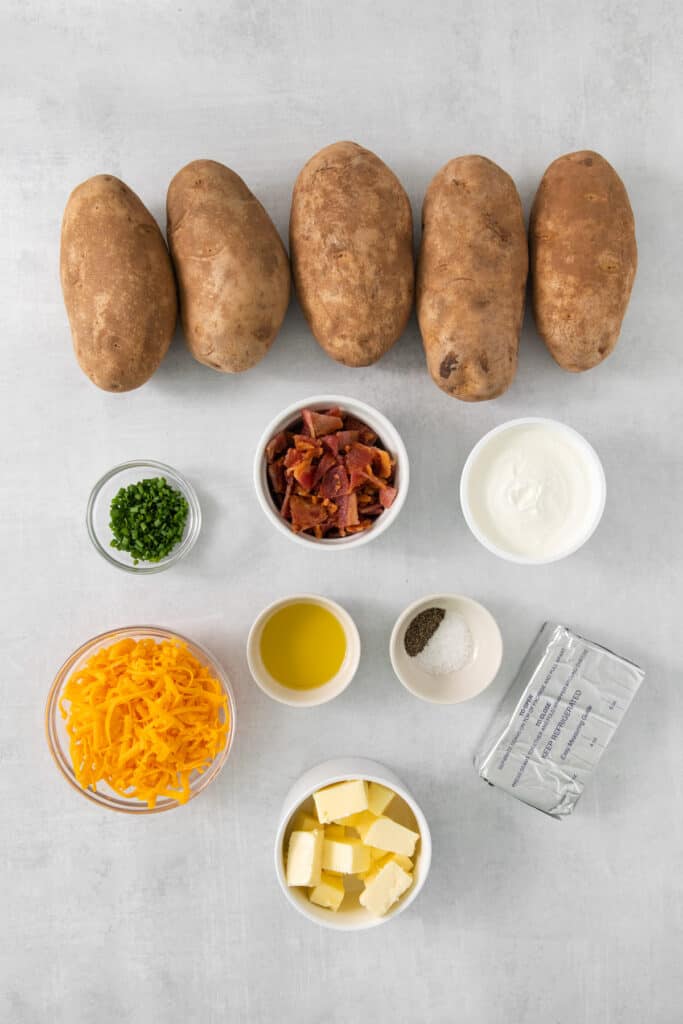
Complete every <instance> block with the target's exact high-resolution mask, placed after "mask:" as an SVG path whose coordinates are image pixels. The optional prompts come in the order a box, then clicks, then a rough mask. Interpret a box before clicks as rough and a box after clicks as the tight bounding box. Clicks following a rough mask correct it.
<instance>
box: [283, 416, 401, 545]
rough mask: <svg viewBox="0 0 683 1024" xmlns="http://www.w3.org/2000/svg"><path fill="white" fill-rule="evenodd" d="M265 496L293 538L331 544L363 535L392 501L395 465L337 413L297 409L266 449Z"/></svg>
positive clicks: (373, 438)
mask: <svg viewBox="0 0 683 1024" xmlns="http://www.w3.org/2000/svg"><path fill="white" fill-rule="evenodd" d="M266 463H267V467H268V480H269V483H270V491H271V494H272V497H273V500H274V501H275V503H276V505H277V507H278V508H279V510H280V514H281V516H282V517H283V519H285V520H286V521H287V522H288V523H289V525H290V527H291V528H292V530H293V531H294V532H295V533H309V534H311V535H312V536H313V537H316V538H318V539H321V538H323V537H329V538H336V537H345V536H346V535H347V534H354V533H361V532H362V531H363V530H367V529H369V528H370V527H371V526H372V525H373V524H374V523H375V522H376V520H377V517H378V516H380V515H382V513H383V512H384V511H385V509H388V508H390V507H391V505H392V504H393V502H394V500H395V498H396V493H397V491H396V486H395V482H394V475H395V466H396V464H395V461H394V459H393V458H392V457H391V455H390V453H389V452H388V451H386V449H385V448H383V447H382V446H381V443H380V442H379V439H378V437H377V435H376V434H375V432H374V431H373V430H371V429H370V427H368V426H367V424H365V423H362V422H361V421H360V420H358V419H356V418H355V417H354V416H349V415H348V414H347V413H345V412H344V411H343V410H341V409H336V408H335V409H328V410H326V411H317V410H313V409H303V410H302V412H301V416H300V418H299V419H298V420H297V421H296V422H295V423H293V424H292V426H291V427H290V428H289V429H288V430H283V431H280V432H279V433H278V434H276V435H275V437H273V438H272V439H271V440H270V441H269V442H268V444H267V445H266Z"/></svg>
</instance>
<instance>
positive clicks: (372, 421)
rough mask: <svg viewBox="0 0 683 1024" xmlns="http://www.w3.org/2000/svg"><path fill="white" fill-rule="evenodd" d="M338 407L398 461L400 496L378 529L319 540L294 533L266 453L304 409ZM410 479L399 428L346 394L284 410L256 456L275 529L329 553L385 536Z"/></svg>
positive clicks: (261, 493) (259, 492)
mask: <svg viewBox="0 0 683 1024" xmlns="http://www.w3.org/2000/svg"><path fill="white" fill-rule="evenodd" d="M334 406H339V408H341V409H343V410H344V411H345V412H349V413H351V415H352V416H355V417H356V418H357V419H359V420H362V421H363V423H367V425H368V426H369V427H370V428H371V429H372V430H374V432H375V433H376V434H377V436H378V437H379V439H380V441H381V442H382V444H383V445H384V447H385V448H386V449H387V451H388V452H389V453H390V454H391V455H392V456H393V457H394V458H395V459H396V471H395V481H394V486H395V487H396V490H397V492H398V493H397V494H396V498H395V500H394V503H393V505H392V506H391V508H388V509H386V510H385V511H384V512H382V514H381V515H380V516H379V517H378V519H377V522H376V523H375V524H374V526H371V527H370V528H369V529H367V530H364V531H363V533H354V534H353V535H351V536H349V537H337V538H322V539H321V540H318V539H317V538H316V537H309V536H308V535H306V534H301V533H294V532H293V530H291V529H290V528H289V526H288V524H287V523H286V522H285V520H284V519H283V518H282V516H281V515H280V513H279V511H278V508H277V506H276V504H275V502H274V501H273V498H272V496H271V493H270V488H269V486H268V467H267V464H266V455H265V452H266V445H267V444H268V442H269V441H270V439H271V438H272V437H274V436H275V434H277V433H279V431H281V430H285V429H286V428H287V427H289V426H291V425H292V423H294V422H295V421H296V420H297V419H299V418H300V415H301V410H302V409H313V410H314V411H319V410H321V409H330V408H333V407H334ZM409 479H410V468H409V464H408V453H407V451H406V448H405V445H404V444H403V441H402V440H401V435H400V434H399V432H398V431H397V429H396V427H395V426H394V425H393V423H390V421H389V420H388V419H387V418H386V416H383V415H382V413H381V412H378V411H377V409H373V407H372V406H371V405H366V404H365V402H359V401H357V399H355V398H348V397H347V396H346V395H313V396H312V397H311V398H303V399H301V400H300V401H298V402H294V403H293V404H292V405H290V406H288V407H287V408H286V409H283V411H282V412H281V413H278V415H277V416H275V417H274V418H273V419H272V420H271V421H270V423H269V424H268V426H267V427H266V429H265V430H264V431H263V434H262V436H261V440H260V441H259V443H258V445H257V447H256V456H255V458H254V487H255V489H256V497H257V498H258V501H259V504H260V506H261V508H262V509H263V511H264V512H265V514H266V516H267V517H268V519H269V520H270V522H271V523H272V524H273V526H274V527H275V528H276V529H277V530H279V532H280V533H283V534H284V535H285V536H286V537H289V539H290V540H293V541H296V543H297V544H301V545H303V546H305V547H307V548H323V549H325V550H327V551H343V550H347V549H348V548H351V547H358V546H359V545H360V544H367V543H368V542H369V541H371V540H375V539H376V538H377V537H379V535H380V534H381V533H384V531H385V530H387V529H388V528H389V527H390V526H391V524H392V523H393V522H394V521H395V519H396V517H397V516H398V514H399V512H400V511H401V509H402V508H403V503H404V502H405V500H406V496H407V494H408V483H409Z"/></svg>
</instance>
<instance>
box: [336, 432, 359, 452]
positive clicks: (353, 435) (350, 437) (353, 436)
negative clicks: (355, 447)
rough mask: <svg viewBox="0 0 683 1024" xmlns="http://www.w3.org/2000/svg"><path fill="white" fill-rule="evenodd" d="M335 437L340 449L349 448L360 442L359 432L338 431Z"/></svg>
mask: <svg viewBox="0 0 683 1024" xmlns="http://www.w3.org/2000/svg"><path fill="white" fill-rule="evenodd" d="M333 436H334V437H336V439H337V441H338V445H339V448H349V447H350V446H351V445H352V444H357V443H358V440H359V434H358V431H357V430H338V431H337V433H336V434H334V435H333Z"/></svg>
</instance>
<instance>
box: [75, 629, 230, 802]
mask: <svg viewBox="0 0 683 1024" xmlns="http://www.w3.org/2000/svg"><path fill="white" fill-rule="evenodd" d="M59 708H60V712H61V714H62V717H63V718H64V719H65V721H66V730H67V732H68V734H69V749H70V754H71V763H72V765H73V769H74V773H75V775H76V778H77V780H78V782H79V783H80V784H81V786H83V788H84V789H87V788H88V787H92V789H96V788H97V783H98V782H104V783H106V784H107V785H108V786H110V787H111V788H112V789H113V790H114V791H115V792H116V793H118V794H119V795H120V796H123V797H128V798H130V799H137V800H141V801H144V802H146V803H147V804H148V805H149V807H154V806H155V804H156V801H157V799H158V798H159V797H170V798H171V799H173V800H177V801H178V802H179V803H185V802H186V801H187V800H188V799H189V796H190V779H191V777H192V775H193V773H194V772H199V773H201V772H203V771H205V770H206V768H208V766H209V765H210V764H211V762H212V761H213V759H214V757H215V756H216V754H218V753H219V752H220V751H221V750H222V749H223V747H224V746H225V743H226V739H227V736H228V732H229V729H230V719H229V708H228V700H227V697H226V696H225V694H224V692H223V689H222V687H221V684H220V682H219V681H218V680H217V679H215V678H214V677H213V676H212V675H211V673H210V671H209V669H208V668H207V667H206V665H203V664H201V662H199V661H198V660H197V659H196V658H195V657H194V655H192V654H191V653H190V651H189V650H188V648H187V645H186V644H183V643H181V642H180V641H175V642H172V641H169V640H163V641H161V642H157V641H156V640H153V639H149V638H148V639H145V640H132V639H127V640H120V641H118V642H117V643H114V644H111V645H110V646H109V647H103V648H102V649H101V650H99V651H97V653H96V654H94V655H93V656H92V657H91V658H89V660H88V661H87V662H86V664H85V665H83V666H82V667H81V668H79V669H77V670H76V671H75V672H74V673H73V674H72V675H71V676H70V678H69V680H68V681H67V683H66V686H65V687H64V692H63V695H62V697H61V699H60V701H59Z"/></svg>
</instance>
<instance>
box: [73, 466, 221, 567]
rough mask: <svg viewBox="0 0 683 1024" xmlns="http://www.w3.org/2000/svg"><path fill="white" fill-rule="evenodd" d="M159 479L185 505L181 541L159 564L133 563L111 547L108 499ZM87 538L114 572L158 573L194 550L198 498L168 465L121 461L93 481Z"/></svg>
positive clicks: (198, 521) (199, 519)
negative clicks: (173, 489) (180, 498)
mask: <svg viewBox="0 0 683 1024" xmlns="http://www.w3.org/2000/svg"><path fill="white" fill-rule="evenodd" d="M159 476H163V477H165V478H166V482H167V483H168V484H169V486H171V487H174V488H175V489H176V490H178V491H180V492H181V493H182V494H183V496H184V498H185V500H186V502H187V505H188V513H187V521H186V523H185V531H184V533H183V537H182V540H181V541H180V543H179V544H177V545H176V546H175V547H174V548H173V550H172V551H170V552H169V553H168V555H166V557H165V558H162V559H161V560H160V561H159V562H145V561H142V560H141V561H140V562H138V564H137V565H134V564H133V557H132V555H130V554H129V553H128V552H127V551H117V549H116V548H113V547H111V539H112V532H111V527H110V526H109V521H110V509H111V503H112V499H113V498H114V497H115V496H116V494H117V493H118V492H119V491H120V489H121V488H122V487H128V486H129V485H130V484H135V483H139V482H140V480H146V479H149V478H150V477H159ZM85 522H86V526H87V528H88V536H89V537H90V540H91V541H92V542H93V545H94V547H95V550H96V551H97V552H99V554H100V555H102V557H103V558H105V559H106V560H107V561H108V562H109V563H110V565H115V566H116V567H117V569H124V570H125V571H126V572H135V573H139V574H140V575H146V574H148V573H152V572H161V571H162V570H163V569H169V568H170V567H171V566H172V565H175V563H176V562H179V561H180V559H181V558H184V557H185V555H186V554H188V552H189V551H191V549H192V548H193V547H194V545H195V543H196V540H197V537H198V536H199V531H200V530H201V525H202V512H201V508H200V507H199V499H198V498H197V495H196V494H195V490H194V488H193V486H192V484H191V483H190V482H189V481H188V480H186V479H185V477H184V476H181V474H180V473H178V471H177V470H175V469H173V468H172V467H171V466H166V465H164V463H163V462H154V461H153V460H152V459H137V460H135V461H134V462H124V463H122V464H121V465H120V466H114V468H113V469H110V470H109V472H108V473H105V475H104V476H103V477H102V478H101V479H100V480H98V481H97V483H96V484H95V486H94V487H93V489H92V491H91V492H90V497H89V498H88V508H87V511H86V516H85Z"/></svg>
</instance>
